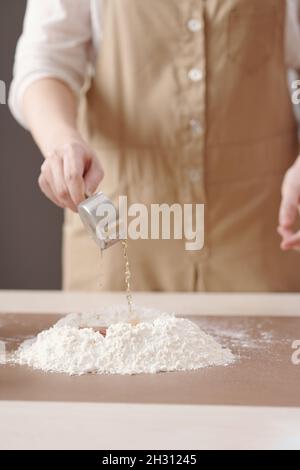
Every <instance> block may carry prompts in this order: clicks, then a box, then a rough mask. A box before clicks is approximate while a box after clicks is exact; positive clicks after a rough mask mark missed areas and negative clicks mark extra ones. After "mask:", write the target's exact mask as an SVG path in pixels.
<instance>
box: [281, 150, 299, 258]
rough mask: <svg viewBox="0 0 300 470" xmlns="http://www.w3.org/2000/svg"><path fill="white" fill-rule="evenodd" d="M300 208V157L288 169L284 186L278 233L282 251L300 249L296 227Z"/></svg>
mask: <svg viewBox="0 0 300 470" xmlns="http://www.w3.org/2000/svg"><path fill="white" fill-rule="evenodd" d="M299 207H300V157H298V159H297V160H296V161H295V163H294V164H293V165H292V166H291V167H290V168H289V169H288V171H287V172H286V174H285V177H284V180H283V184H282V199H281V206H280V212H279V225H278V228H277V230H278V233H279V235H281V237H282V241H281V245H280V246H281V249H282V250H291V249H293V250H297V251H299V249H300V230H295V228H294V225H295V223H296V221H297V219H298V216H299Z"/></svg>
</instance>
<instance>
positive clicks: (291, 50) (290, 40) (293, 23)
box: [285, 0, 300, 70]
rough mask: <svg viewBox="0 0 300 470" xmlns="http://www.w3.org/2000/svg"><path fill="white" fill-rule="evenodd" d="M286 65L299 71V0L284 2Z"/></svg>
mask: <svg viewBox="0 0 300 470" xmlns="http://www.w3.org/2000/svg"><path fill="white" fill-rule="evenodd" d="M286 5H287V11H286V33H285V49H286V51H285V52H286V64H287V66H288V67H290V68H292V69H296V70H299V69H300V0H286Z"/></svg>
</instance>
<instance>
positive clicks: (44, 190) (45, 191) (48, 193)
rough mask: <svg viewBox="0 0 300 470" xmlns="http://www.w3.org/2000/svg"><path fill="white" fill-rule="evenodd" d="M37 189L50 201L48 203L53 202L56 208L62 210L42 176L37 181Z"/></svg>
mask: <svg viewBox="0 0 300 470" xmlns="http://www.w3.org/2000/svg"><path fill="white" fill-rule="evenodd" d="M38 183H39V187H40V190H41V191H42V193H43V194H44V195H45V196H46V197H47V198H48V199H50V201H52V202H54V204H56V205H57V206H58V207H61V208H63V206H62V204H61V203H60V202H59V200H58V199H57V198H56V197H55V194H54V193H53V191H52V189H51V187H50V185H49V183H48V182H47V180H46V178H45V176H44V175H42V174H41V175H40V177H39V180H38Z"/></svg>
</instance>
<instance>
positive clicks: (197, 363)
mask: <svg viewBox="0 0 300 470" xmlns="http://www.w3.org/2000/svg"><path fill="white" fill-rule="evenodd" d="M135 312H136V314H137V318H138V320H139V323H138V324H137V325H132V324H130V323H128V320H129V317H128V309H127V305H115V306H112V307H110V308H106V309H103V310H102V311H101V312H98V313H90V314H87V313H86V314H70V315H67V316H66V317H64V318H62V319H61V320H59V321H58V322H57V323H56V324H55V325H54V326H53V327H52V328H50V329H49V330H45V331H42V332H41V333H39V334H38V335H37V337H36V338H34V339H32V340H29V341H28V340H27V341H25V342H24V343H22V345H21V346H20V348H19V349H18V350H17V351H16V353H15V354H14V357H13V362H14V363H17V364H26V365H28V366H31V367H33V368H35V369H41V370H44V371H47V372H64V373H66V374H70V375H74V374H78V375H80V374H85V373H88V372H92V373H98V374H139V373H156V372H160V371H176V370H181V371H184V370H195V369H199V368H201V367H206V366H213V365H223V366H225V365H228V364H230V363H232V362H233V361H234V356H233V354H232V353H231V351H230V350H229V349H225V348H222V347H221V346H220V344H218V343H217V342H216V341H215V340H214V339H213V338H212V337H211V336H209V335H207V334H206V333H204V332H203V331H202V330H201V329H200V328H199V327H198V326H197V325H196V324H195V323H193V322H191V321H189V320H186V319H183V318H176V317H175V316H174V315H170V314H167V313H163V312H159V311H157V310H152V309H147V308H141V307H135ZM97 326H98V327H99V326H108V329H107V333H106V336H105V337H104V336H102V335H101V334H100V333H99V332H97V331H94V330H93V327H97Z"/></svg>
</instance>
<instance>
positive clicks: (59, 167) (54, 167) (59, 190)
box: [49, 156, 77, 212]
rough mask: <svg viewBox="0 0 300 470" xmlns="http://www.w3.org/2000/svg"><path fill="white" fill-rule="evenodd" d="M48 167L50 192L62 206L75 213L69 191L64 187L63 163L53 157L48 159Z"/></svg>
mask: <svg viewBox="0 0 300 470" xmlns="http://www.w3.org/2000/svg"><path fill="white" fill-rule="evenodd" d="M49 167H50V172H51V176H50V178H51V177H52V180H51V183H52V191H53V192H54V194H55V196H56V198H57V199H58V200H59V202H60V203H61V204H62V205H63V206H64V207H68V208H69V209H71V210H72V211H74V212H76V210H77V208H76V206H75V204H74V202H73V200H72V198H71V195H70V193H69V190H68V188H67V186H66V183H65V179H64V171H63V161H62V159H61V158H60V157H59V156H54V157H51V159H49Z"/></svg>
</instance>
